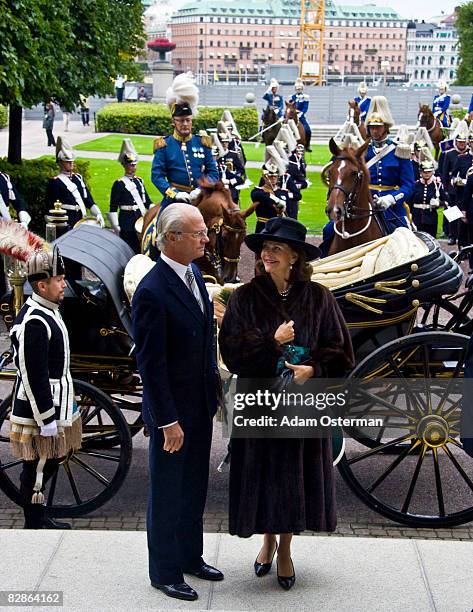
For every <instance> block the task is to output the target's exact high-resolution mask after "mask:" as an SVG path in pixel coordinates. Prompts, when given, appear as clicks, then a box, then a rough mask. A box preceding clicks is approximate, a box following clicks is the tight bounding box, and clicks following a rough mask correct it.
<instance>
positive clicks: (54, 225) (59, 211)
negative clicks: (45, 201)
mask: <svg viewBox="0 0 473 612" xmlns="http://www.w3.org/2000/svg"><path fill="white" fill-rule="evenodd" d="M44 219H45V221H46V234H45V235H46V241H47V242H54V240H56V239H57V238H59V237H60V236H62V235H63V234H65V233H66V232H67V230H68V223H67V220H68V218H67V212H66V211H65V210H64V208H62V204H61V202H59V201H58V200H57V201H56V202H54V208H51V210H50V211H49V214H47V215H44Z"/></svg>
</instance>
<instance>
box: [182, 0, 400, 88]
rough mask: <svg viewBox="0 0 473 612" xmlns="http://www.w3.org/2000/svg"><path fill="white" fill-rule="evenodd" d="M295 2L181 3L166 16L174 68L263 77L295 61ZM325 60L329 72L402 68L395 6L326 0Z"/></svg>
mask: <svg viewBox="0 0 473 612" xmlns="http://www.w3.org/2000/svg"><path fill="white" fill-rule="evenodd" d="M299 23H300V3H299V2H298V1H297V0H269V1H266V0H203V1H201V2H195V3H191V4H186V5H185V6H183V7H182V8H180V9H179V10H178V11H177V12H176V13H175V14H174V15H173V17H172V19H171V35H172V40H173V42H175V43H176V49H175V51H174V52H173V63H174V65H175V67H176V69H177V70H181V71H184V70H192V71H193V72H194V73H196V74H212V73H217V74H222V73H223V74H225V73H228V72H230V73H235V72H239V73H240V74H241V72H242V71H243V72H244V73H245V75H248V74H250V75H255V76H262V74H263V72H264V67H265V65H266V64H267V63H268V64H299V62H300V58H301V49H300V38H299V37H300V27H299ZM325 25H326V29H325V45H324V66H325V70H326V73H327V74H328V75H331V74H334V75H340V76H343V77H347V78H348V77H350V75H353V76H356V77H357V78H358V80H359V79H360V78H363V77H370V76H372V75H373V76H374V75H375V74H378V75H379V74H380V73H381V71H382V68H381V62H389V65H388V67H386V65H385V69H386V71H387V74H388V75H391V76H396V77H397V78H399V79H401V78H403V77H404V74H405V58H406V27H407V20H404V19H402V18H401V17H400V16H399V14H398V13H396V12H395V11H394V10H393V9H390V8H387V7H378V6H375V5H373V4H367V5H364V6H345V5H336V4H334V3H333V2H332V0H327V2H326V12H325Z"/></svg>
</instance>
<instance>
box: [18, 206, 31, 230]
mask: <svg viewBox="0 0 473 612" xmlns="http://www.w3.org/2000/svg"><path fill="white" fill-rule="evenodd" d="M18 219H19V220H20V223H21V225H22V226H23V227H24V228H25V229H28V225H29V224H30V221H31V216H30V215H29V214H28V213H27V212H26V210H20V212H19V213H18Z"/></svg>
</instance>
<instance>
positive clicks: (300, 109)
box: [289, 79, 312, 152]
mask: <svg viewBox="0 0 473 612" xmlns="http://www.w3.org/2000/svg"><path fill="white" fill-rule="evenodd" d="M294 89H295V91H296V93H293V94H292V96H291V97H290V98H289V102H291V103H293V104H295V106H296V111H297V117H298V119H299V121H300V122H301V123H302V125H303V127H304V131H305V135H306V150H307V151H309V152H311V151H312V149H311V148H310V141H311V139H312V130H311V129H310V125H309V123H308V121H307V119H306V113H307V112H308V110H309V101H310V100H309V96H308V94H306V93H304V83H303V81H302V80H301V79H297V80H296V82H295V83H294Z"/></svg>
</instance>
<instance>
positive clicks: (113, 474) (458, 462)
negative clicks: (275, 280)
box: [0, 225, 473, 526]
mask: <svg viewBox="0 0 473 612" xmlns="http://www.w3.org/2000/svg"><path fill="white" fill-rule="evenodd" d="M420 239H421V241H422V245H423V250H422V254H421V255H420V256H418V257H416V258H415V259H414V260H411V261H409V262H406V263H403V264H400V265H397V266H395V267H391V268H390V269H388V270H385V271H380V272H376V271H375V272H374V273H373V274H371V275H369V276H367V277H366V276H363V274H361V275H359V276H358V280H357V279H356V278H355V279H354V278H353V277H351V280H350V279H348V281H347V282H345V283H343V282H342V283H341V284H340V283H338V285H339V286H338V287H335V288H334V289H333V291H334V294H335V296H336V298H337V302H338V303H339V304H340V306H341V308H342V311H343V312H344V314H345V316H346V318H347V322H348V325H349V327H350V330H351V331H352V333H353V341H354V345H355V349H356V355H357V365H356V367H355V369H354V371H353V372H352V373H351V375H350V379H349V380H354V379H360V380H370V379H375V378H376V380H379V381H380V382H379V385H380V392H379V393H372V394H371V396H369V397H368V398H365V400H364V401H363V402H362V403H360V405H359V407H358V408H359V410H360V412H361V413H366V412H367V411H369V410H373V411H374V410H377V411H379V410H381V411H384V415H385V416H386V417H387V418H388V420H389V419H391V420H390V421H389V428H390V430H392V429H393V428H394V429H395V428H397V429H398V431H399V435H397V437H396V438H393V436H392V435H389V436H387V432H386V431H379V432H377V434H376V435H374V436H373V435H372V432H371V430H370V433H369V434H367V432H365V431H363V430H361V429H360V430H358V429H352V430H350V431H349V432H348V433H349V435H350V436H351V439H350V440H349V441H347V448H346V454H345V457H344V458H343V459H342V460H341V461H340V463H339V464H338V465H339V469H340V471H341V473H342V475H343V477H344V478H345V480H346V481H347V482H348V484H349V485H350V487H351V488H352V489H353V490H354V491H355V493H356V494H357V495H358V496H359V497H361V498H362V499H363V501H364V502H365V503H366V504H368V505H369V506H371V507H372V508H374V509H375V510H376V511H378V512H380V513H382V514H384V515H386V516H388V517H389V518H391V519H393V520H395V521H398V522H404V523H408V524H410V525H413V526H420V525H426V524H428V525H438V526H440V525H447V524H450V525H451V524H459V523H462V522H465V521H468V520H471V519H472V518H473V498H472V495H473V493H472V491H473V483H472V481H471V480H470V477H469V476H468V472H469V471H471V467H472V466H471V463H469V458H468V457H467V456H466V455H465V453H464V452H463V450H462V449H461V445H460V443H459V442H458V441H457V438H458V434H457V433H456V432H457V430H456V429H455V425H456V423H457V422H458V414H457V413H458V410H459V407H458V402H457V401H456V400H447V401H446V403H445V402H444V403H445V405H446V409H445V410H446V412H445V414H444V413H443V412H439V413H438V414H436V415H430V416H429V414H430V413H428V414H422V415H421V412H420V411H417V412H416V411H415V410H414V407H413V406H414V401H415V398H410V399H409V400H408V404H409V402H411V403H412V405H411V406H410V407H409V405H408V410H407V412H406V411H404V412H403V415H400V414H399V410H398V407H397V404H398V402H397V397H398V395H399V384H398V385H397V386H396V389H394V387H395V385H394V384H393V379H395V381H397V383H399V382H401V384H404V382H405V381H406V380H407V379H408V377H419V376H421V377H423V378H425V379H432V380H433V381H435V380H437V379H439V380H442V381H445V379H447V380H449V379H452V380H454V379H456V378H457V377H459V376H461V373H462V364H463V360H464V354H465V349H466V343H467V340H468V338H467V337H466V336H463V335H458V334H453V333H445V332H436V331H432V332H428V333H412V332H413V330H414V327H415V319H416V311H417V308H418V306H419V305H420V304H421V303H423V302H428V301H429V300H430V299H432V297H434V296H436V295H441V294H449V293H454V292H455V291H456V290H457V289H458V287H459V284H460V282H461V271H460V269H459V267H458V266H457V265H456V264H455V263H454V262H453V261H452V260H451V259H450V258H449V257H448V256H447V255H445V254H444V253H442V251H441V250H440V249H439V246H438V244H437V243H436V242H435V241H433V240H431V239H429V238H428V237H427V236H425V235H422V236H420ZM417 240H418V239H417ZM58 244H59V245H60V248H61V252H62V254H63V257H64V259H65V260H66V268H67V267H68V265H69V268H70V270H71V272H70V273H69V272H68V273H67V281H68V289H67V293H66V295H65V299H64V319H65V321H66V323H67V325H68V328H69V330H70V339H71V352H72V361H71V364H72V373H73V377H74V378H75V379H76V397H77V400H78V403H79V405H80V410H81V416H82V420H83V446H82V449H81V450H80V451H78V452H76V453H72V454H70V455H69V456H68V457H66V458H65V459H64V461H63V462H62V464H61V466H60V468H59V470H58V472H57V473H56V475H55V476H54V478H53V479H52V481H51V485H50V487H49V492H48V496H47V504H48V506H50V508H51V512H52V514H55V515H56V516H80V515H82V514H85V513H87V512H91V511H93V510H96V509H97V508H98V507H100V506H101V505H102V504H103V503H105V502H106V501H108V500H109V499H110V498H111V497H112V496H113V495H114V494H115V493H116V491H117V490H118V488H119V487H120V485H121V484H122V482H123V480H124V478H125V476H126V473H127V470H128V467H129V465H130V462H131V454H132V436H133V435H135V434H136V433H138V432H139V431H141V430H142V428H143V422H142V420H141V416H140V397H141V390H142V389H141V381H140V378H139V375H138V373H137V371H136V363H135V359H134V356H133V341H132V339H131V335H130V332H131V327H130V304H129V301H128V299H127V297H126V294H125V291H124V288H123V277H124V270H125V265H126V264H127V262H128V260H129V259H130V257H131V256H132V253H131V251H130V249H129V247H128V246H127V245H126V244H125V243H124V242H123V241H122V240H120V239H119V238H118V237H117V236H115V235H114V234H112V233H111V232H107V231H104V230H100V229H98V228H94V227H92V226H86V225H83V226H80V227H78V228H76V229H74V230H72V231H71V232H68V233H67V234H65V235H64V236H62V237H61V238H59V239H58ZM367 246H369V245H367ZM375 246H377V245H375ZM372 250H373V249H371V250H370V249H367V250H365V251H366V252H365V254H364V255H363V257H362V259H365V257H366V255H369V253H370V252H372ZM357 259H359V257H357V256H356V253H354V252H350V251H349V252H346V253H344V254H342V255H341V256H336V257H335V258H332V259H331V260H330V259H329V260H324V261H323V262H321V263H320V266H316V269H315V272H316V273H317V274H320V273H322V272H323V271H324V270H323V266H325V267H326V268H327V265H328V266H332V268H333V267H335V268H338V271H340V270H341V269H342V270H341V271H346V269H347V262H350V265H351V264H352V263H353V262H355V263H356V260H357ZM356 267H361V266H356V265H355V266H352V267H351V268H350V269H351V270H352V271H353V269H354V268H356ZM343 268H344V270H343ZM317 269H318V271H317ZM79 272H80V273H79ZM325 272H326V273H327V271H326V270H325ZM334 273H336V272H328V274H334ZM2 310H3V312H4V318H5V320H6V322H7V325H11V323H12V320H13V319H12V312H11V306H10V304H7V303H5V304H3V305H2ZM9 364H11V360H10V358H9V355H8V353H7V354H5V355H4V359H3V368H2V377H3V378H4V379H7V380H13V379H14V376H15V374H14V371H13V370H12V369H9V368H11V365H9ZM396 394H398V395H396ZM433 394H434V391H432V395H433ZM380 404H381V405H380ZM9 412H10V398H9V397H7V398H6V399H4V400H3V403H2V404H1V405H0V488H1V489H3V491H4V492H5V493H6V494H7V495H8V496H9V497H10V498H11V499H12V500H13V501H15V502H16V503H20V499H21V498H20V494H19V489H18V476H19V470H20V465H19V464H20V462H19V461H18V460H15V459H13V458H12V456H11V455H10V452H9V444H8V430H9V422H8V419H9ZM434 417H435V418H434ZM403 419H404V421H405V420H406V419H407V420H408V423H407V425H406V423H405V422H404V421H403ZM416 419H417V421H422V423H421V426H420V425H419V427H417V428H416V426H415V425H416V423H417V421H416ZM429 419H430V420H429ZM451 422H452V423H453V424H452V423H451ZM452 447H453V449H452ZM440 451H442V452H444V456H443V457H442V458H439V455H440ZM429 454H432V456H433V461H431V460H430V459H429V461H430V463H431V468H432V469H431V474H430V475H429V474H424V470H423V467H426V464H427V458H428V455H429ZM465 458H466V459H465ZM424 459H425V461H424ZM441 459H443V460H444V461H442V460H441ZM466 460H468V461H467V462H466ZM446 463H448V464H449V465H448V466H446V465H445V464H446ZM365 465H368V466H369V469H368V470H366V469H364V466H365ZM452 466H453V467H452ZM360 467H361V468H362V469H361V470H360V469H358V468H360ZM379 470H381V473H380V474H379V473H378V474H377V476H376V477H375V481H374V482H373V477H374V475H375V473H377V472H379ZM393 479H394V480H393ZM462 485H464V486H465V487H466V489H467V492H466V493H464V492H460V488H461V486H462ZM451 488H453V492H452V493H451V495H450V493H449V497H445V496H444V492H446V491H447V489H448V490H449V491H450V489H451ZM406 489H407V491H406ZM418 491H420V492H421V495H420V496H419V495H418V494H417V493H418Z"/></svg>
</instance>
